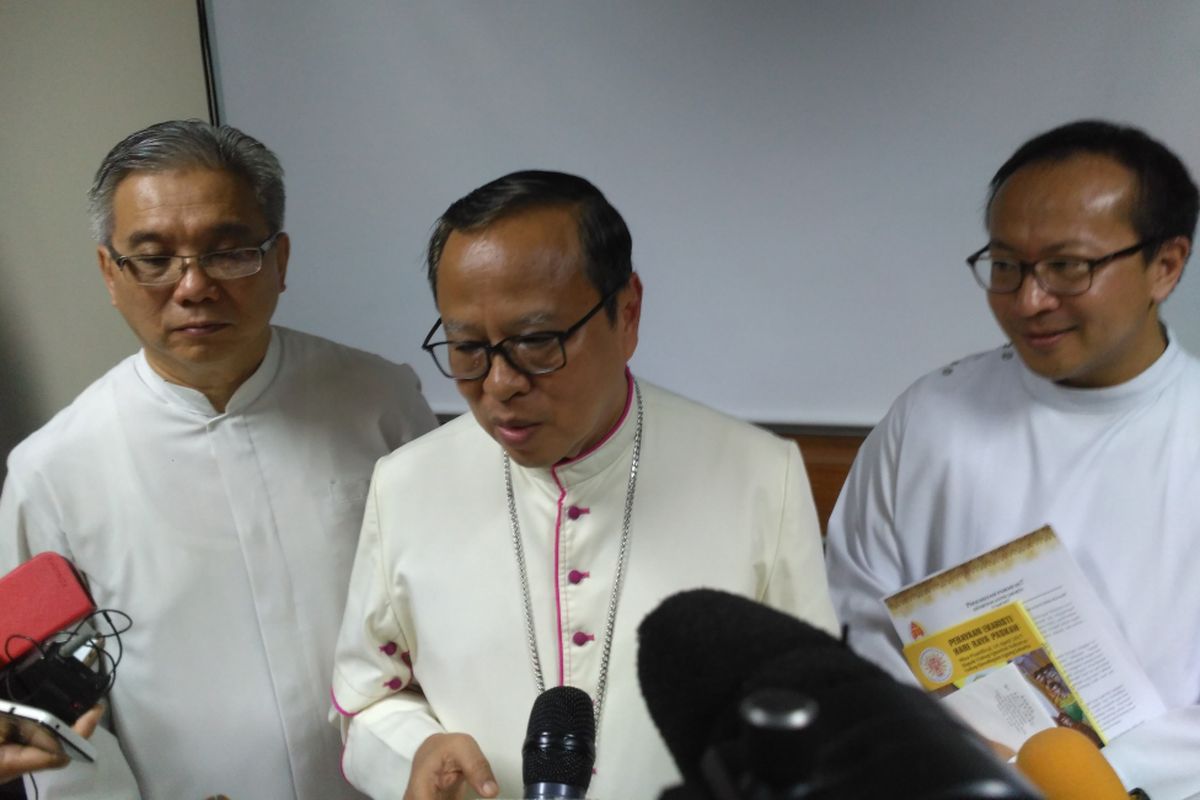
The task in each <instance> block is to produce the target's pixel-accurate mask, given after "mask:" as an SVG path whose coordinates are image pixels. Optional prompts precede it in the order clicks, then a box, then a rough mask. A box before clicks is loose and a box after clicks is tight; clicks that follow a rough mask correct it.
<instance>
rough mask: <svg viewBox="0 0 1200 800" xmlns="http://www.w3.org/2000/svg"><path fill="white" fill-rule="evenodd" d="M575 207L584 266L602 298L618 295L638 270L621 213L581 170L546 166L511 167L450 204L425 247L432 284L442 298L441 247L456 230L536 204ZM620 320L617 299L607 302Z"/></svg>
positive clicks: (476, 227) (475, 226) (607, 308)
mask: <svg viewBox="0 0 1200 800" xmlns="http://www.w3.org/2000/svg"><path fill="white" fill-rule="evenodd" d="M543 207H544V208H553V207H564V208H568V209H570V211H571V212H572V213H573V214H574V216H575V221H576V224H577V225H578V229H577V230H578V235H579V246H580V248H581V249H582V251H583V257H584V271H585V273H586V275H587V278H588V281H589V282H590V283H591V284H592V286H594V287H595V288H596V291H597V292H599V293H600V296H601V297H608V296H609V295H615V293H616V291H617V290H618V289H620V288H621V287H622V286H624V285H625V284H626V283H628V282H629V276H630V275H632V274H633V240H632V238H631V237H630V235H629V228H628V227H626V225H625V220H624V219H622V218H621V215H620V213H618V212H617V210H616V209H615V208H613V206H612V204H610V203H609V202H608V200H607V198H605V196H604V195H603V194H601V192H600V190H599V189H597V188H596V187H595V186H593V185H592V184H591V183H590V182H589V181H587V180H584V179H583V178H580V177H578V176H577V175H568V174H566V173H563V172H549V171H544V170H523V171H521V172H512V173H509V174H508V175H505V176H503V177H501V178H497V179H495V180H493V181H491V182H489V183H486V184H484V185H483V186H480V187H479V188H478V189H475V190H474V191H472V192H471V193H469V194H467V195H466V196H465V197H462V198H460V199H458V200H455V201H454V202H453V203H451V204H450V207H449V208H447V209H446V211H445V213H443V214H442V216H441V217H439V218H438V221H437V222H436V223H434V226H433V233H432V235H431V236H430V238H429V247H428V250H427V251H426V265H427V267H428V276H429V287H430V288H431V289H432V290H433V296H434V299H435V300H436V299H437V269H438V262H439V261H441V259H442V249H443V248H444V247H445V246H446V240H447V239H448V238H449V237H450V234H451V233H452V232H454V231H475V230H479V229H481V228H484V227H486V226H488V225H490V224H491V223H493V222H495V221H496V220H498V219H500V218H501V217H504V216H508V215H510V214H513V213H516V212H518V211H524V210H529V209H532V208H543ZM605 311H606V312H607V314H608V318H609V320H615V319H616V313H617V301H616V297H615V296H614V297H611V298H610V299H609V301H608V303H607V304H606V306H605Z"/></svg>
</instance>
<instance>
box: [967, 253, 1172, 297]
mask: <svg viewBox="0 0 1200 800" xmlns="http://www.w3.org/2000/svg"><path fill="white" fill-rule="evenodd" d="M1157 241H1159V240H1158V239H1143V240H1142V241H1140V242H1138V243H1137V244H1133V245H1130V246H1129V247H1126V248H1123V249H1121V250H1117V251H1115V252H1112V253H1109V254H1108V255H1106V256H1100V257H1099V258H1073V257H1064V256H1058V257H1055V258H1044V259H1042V260H1041V261H1021V260H1020V259H1016V258H1011V257H1008V256H997V255H993V254H992V253H991V252H989V250H990V248H991V245H990V244H989V245H986V246H985V247H983V248H981V249H980V250H978V251H976V252H974V253H972V254H971V255H970V256H968V257H967V265H968V266H970V267H971V273H972V274H973V275H974V276H975V281H976V282H977V283H978V284H979V285H980V286H982V287H983V288H984V289H985V290H986V291H988V292H991V293H992V294H1012V293H1013V292H1016V291H1018V290H1019V289H1020V288H1021V284H1023V283H1024V282H1025V275H1026V273H1033V279H1034V280H1035V281H1037V284H1038V286H1040V287H1041V288H1042V291H1045V292H1049V293H1050V294H1053V295H1058V296H1062V297H1069V296H1071V295H1077V294H1083V293H1084V292H1086V291H1087V290H1088V289H1090V288H1092V277H1093V276H1094V275H1095V273H1096V270H1097V269H1099V268H1100V267H1103V266H1104V265H1106V264H1111V263H1112V262H1113V261H1116V260H1117V259H1120V258H1125V257H1126V256H1131V255H1133V254H1134V253H1136V252H1138V251H1139V250H1143V249H1145V248H1147V247H1149V246H1151V245H1152V244H1155V243H1156V242H1157Z"/></svg>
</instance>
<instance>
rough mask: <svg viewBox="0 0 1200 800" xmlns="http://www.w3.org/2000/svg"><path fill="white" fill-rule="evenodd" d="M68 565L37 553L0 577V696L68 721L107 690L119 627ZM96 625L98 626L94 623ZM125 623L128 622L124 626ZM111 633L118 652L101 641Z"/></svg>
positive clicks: (63, 559)
mask: <svg viewBox="0 0 1200 800" xmlns="http://www.w3.org/2000/svg"><path fill="white" fill-rule="evenodd" d="M110 614H115V615H118V616H119V617H122V618H123V619H124V620H125V622H126V623H127V622H128V617H126V616H125V615H124V614H121V612H115V611H114V612H110V611H97V610H96V604H95V602H93V600H92V598H91V595H90V594H88V591H87V589H86V587H85V586H84V583H83V579H82V578H81V577H80V575H79V573H78V572H76V570H75V568H74V567H73V566H72V565H71V563H70V562H69V561H67V560H66V559H65V558H63V557H62V556H60V555H58V554H57V553H39V554H38V555H36V556H34V557H33V558H31V559H29V560H28V561H26V562H25V563H24V564H21V565H20V566H18V567H17V568H16V569H14V570H13V571H12V572H10V573H8V574H7V575H5V576H4V577H2V578H0V700H8V701H12V702H14V703H17V704H20V705H24V706H31V707H34V708H37V709H41V710H42V711H44V712H46V713H48V714H50V715H51V716H52V717H55V718H57V719H58V720H61V721H64V722H66V723H67V724H68V725H69V724H70V723H73V722H74V721H75V720H77V719H78V718H79V717H80V716H81V715H82V714H83V713H84V712H85V711H87V710H88V709H89V708H91V707H92V706H94V705H95V704H96V703H97V702H98V701H99V700H100V699H101V698H102V697H103V696H104V695H105V694H106V693H107V691H108V688H109V686H111V684H112V679H113V677H114V675H115V671H114V668H115V666H116V663H117V662H118V661H119V660H120V654H119V648H120V637H119V634H120V633H121V632H123V630H124V629H125V628H121V629H120V630H118V629H117V626H116V625H115V624H114V623H113V621H112V619H111V618H110V616H109V615H110ZM98 627H99V628H101V630H98ZM125 627H127V625H126V626H125ZM107 638H113V639H115V641H116V643H117V648H118V655H117V656H116V657H115V658H114V657H112V656H110V655H109V654H108V653H107V652H106V651H105V649H104V647H103V644H104V641H105V639H107Z"/></svg>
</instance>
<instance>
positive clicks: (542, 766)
mask: <svg viewBox="0 0 1200 800" xmlns="http://www.w3.org/2000/svg"><path fill="white" fill-rule="evenodd" d="M595 763H596V719H595V714H594V712H593V709H592V698H590V697H588V694H587V692H585V691H583V690H581V689H577V688H575V687H574V686H554V687H552V688H550V689H547V690H546V691H544V692H542V693H541V694H540V695H538V697H537V699H536V700H534V701H533V710H532V711H530V712H529V727H528V728H527V729H526V733H525V744H524V746H522V748H521V774H522V777H523V779H524V783H525V791H524V793H523V794H522V795H521V797H522V798H523V800H549V798H564V800H582V799H583V798H584V796H585V795H586V793H587V788H588V784H590V783H591V781H592V765H593V764H595Z"/></svg>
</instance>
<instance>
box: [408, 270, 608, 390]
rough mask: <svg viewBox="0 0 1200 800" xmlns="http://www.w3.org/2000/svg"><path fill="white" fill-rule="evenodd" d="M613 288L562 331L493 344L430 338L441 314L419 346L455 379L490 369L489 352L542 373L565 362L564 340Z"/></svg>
mask: <svg viewBox="0 0 1200 800" xmlns="http://www.w3.org/2000/svg"><path fill="white" fill-rule="evenodd" d="M617 291H620V290H619V289H618V290H614V291H611V292H609V293H608V294H606V295H604V297H602V298H600V302H599V303H596V305H594V306H592V308H591V310H590V311H588V312H587V313H586V314H584V315H583V317H582V318H581V319H580V320H579V321H578V322H576V323H575V324H574V325H572V326H571V327H569V328H567V329H566V330H565V331H540V332H538V333H525V334H521V335H519V336H509V337H508V338H507V339H501V340H500V341H498V342H496V343H495V344H489V343H488V342H479V341H464V342H430V341H429V340H430V339H432V338H433V334H435V333H437V329H438V328H439V327H441V324H442V320H441V317H439V318H438V321H437V322H435V323H433V327H432V328H430V329H429V333H428V334H426V336H425V341H424V342H422V343H421V349H422V350H424V351H425V352H427V353H429V355H430V356H432V357H433V363H434V364H437V368H438V369H439V370H440V371H441V373H442V374H443V375H445V376H446V377H447V378H453V379H454V380H456V381H477V380H479V379H480V378H483V377H484V376H486V375H487V374H488V372H490V371H491V369H492V356H494V355H496V354H499V355H501V356H503V357H504V360H505V361H507V362H508V363H509V364H510V365H511V366H512V368H513V369H515V370H516V371H517V372H520V373H522V374H524V375H546V374H547V373H550V372H557V371H558V370H560V369H562V368H563V367H565V366H566V365H567V347H566V345H567V340H568V339H570V338H571V337H572V336H574V335H575V333H576V331H578V330H579V329H580V328H582V327H583V326H584V325H586V324H587V323H588V321H589V320H590V319H591V318H592V317H594V316H596V314H598V313H599V312H600V309H602V308H604V306H605V305H606V304H607V303H608V301H609V300H611V299H612V298H613V297H615V296H616V294H617Z"/></svg>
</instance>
